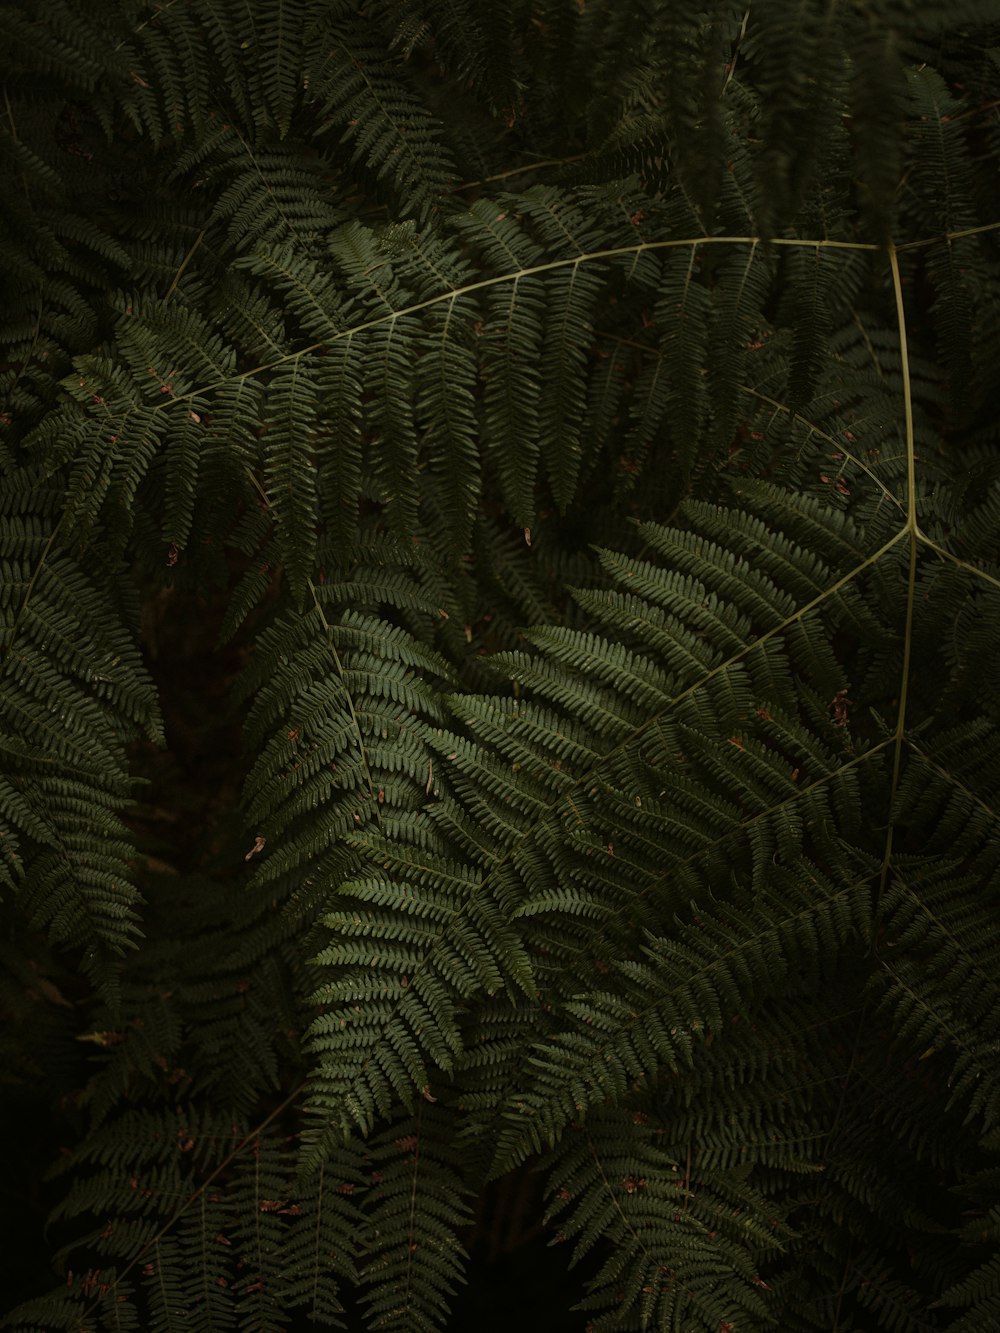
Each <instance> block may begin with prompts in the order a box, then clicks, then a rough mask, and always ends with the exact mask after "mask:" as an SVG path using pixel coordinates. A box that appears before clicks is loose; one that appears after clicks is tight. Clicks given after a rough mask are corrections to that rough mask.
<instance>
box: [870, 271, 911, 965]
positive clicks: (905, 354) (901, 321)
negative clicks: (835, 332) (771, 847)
mask: <svg viewBox="0 0 1000 1333" xmlns="http://www.w3.org/2000/svg"><path fill="white" fill-rule="evenodd" d="M889 264H890V267H891V270H892V286H893V292H894V294H895V298H896V319H897V322H898V326H899V356H900V362H901V368H902V378H903V419H904V424H905V435H906V439H905V444H906V526H905V527H904V528H903V529H902V531H901V532H900V533H899V534H898V535H899V536H900V537H902V536H904V535H905V536H906V537H907V539H908V541H909V546H910V555H909V566H908V570H907V578H906V613H905V618H904V624H903V662H902V667H901V669H900V682H899V703H898V706H897V709H896V727H895V731H894V733H893V757H892V777H891V779H890V782H889V817H888V820H887V827H886V835H885V847H884V850H883V853H882V869H881V872H880V874H879V883H878V889H877V891H876V895H875V902H874V904H873V917H874V919H875V920H876V921H877V919H878V910H879V903H880V901H881V898H882V894H883V891H884V889H885V886H886V882H887V880H888V876H889V866H890V864H891V863H892V851H893V837H894V834H895V819H894V818H893V815H892V811H893V807H894V806H895V803H896V794H897V792H898V790H899V779H900V776H901V774H902V770H903V745H904V742H905V739H906V704H907V695H908V691H909V683H910V655H911V652H912V649H913V611H914V602H915V601H916V584H917V553H918V547H919V542H920V529H919V527H918V525H917V464H916V449H915V443H914V433H913V395H912V388H911V383H910V358H909V351H908V348H907V341H906V308H905V304H904V301H903V284H902V279H901V277H900V272H899V258H898V255H897V252H896V249H895V247H894V246H891V245H890V247H889ZM876 939H877V932H876V931H873V933H872V947H873V948H874V947H875V942H876Z"/></svg>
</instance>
